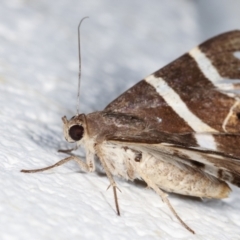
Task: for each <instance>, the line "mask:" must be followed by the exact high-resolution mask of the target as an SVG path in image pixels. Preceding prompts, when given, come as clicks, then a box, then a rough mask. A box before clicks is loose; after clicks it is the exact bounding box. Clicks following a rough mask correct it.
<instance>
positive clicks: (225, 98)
mask: <svg viewBox="0 0 240 240" xmlns="http://www.w3.org/2000/svg"><path fill="white" fill-rule="evenodd" d="M239 69H240V31H238V30H237V31H231V32H227V33H224V34H221V35H218V36H216V37H214V38H211V39H210V40H208V41H206V42H204V43H202V44H201V45H199V46H198V47H196V48H194V49H192V50H191V51H190V52H188V53H186V54H184V55H183V56H181V57H180V58H178V59H176V60H175V61H173V62H172V63H170V64H168V65H167V66H165V67H163V68H162V69H160V70H158V71H156V72H154V73H153V74H151V75H150V76H148V77H146V78H145V79H144V80H142V81H140V82H139V83H137V84H136V85H135V86H133V87H132V88H130V89H129V90H127V91H126V92H125V93H123V94H122V95H120V96H119V97H118V98H117V99H115V100H114V101H113V102H111V103H110V104H109V105H108V106H107V107H106V108H105V110H104V111H106V112H115V113H116V112H117V113H124V114H132V115H134V116H136V117H138V118H142V119H144V120H145V121H146V122H147V123H148V126H149V128H154V129H156V130H158V131H164V132H169V133H186V132H230V133H239V132H240V100H239V98H240V70H239Z"/></svg>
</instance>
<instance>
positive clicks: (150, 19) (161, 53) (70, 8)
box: [0, 0, 240, 240]
mask: <svg viewBox="0 0 240 240" xmlns="http://www.w3.org/2000/svg"><path fill="white" fill-rule="evenodd" d="M208 4H209V1H206V0H201V1H187V0H181V1H167V0H164V1H163V0H161V1H159V0H150V1H143V0H131V1H127V0H123V1H111V0H91V1H80V0H59V1H47V0H43V1H37V0H31V1H23V0H2V1H1V3H0V133H1V134H0V149H1V151H0V171H1V173H0V184H1V185H0V186H1V192H0V239H1V240H19V239H20V240H22V239H24V240H25V239H34V240H38V239H47V240H50V239H51V240H52V239H113V238H114V239H240V217H239V214H240V197H239V196H240V191H239V189H237V188H233V189H234V192H233V193H232V194H231V197H230V198H229V199H226V200H223V201H216V200H211V201H200V200H197V199H192V198H186V197H181V196H178V195H173V194H172V195H170V201H171V202H172V204H173V205H174V207H175V209H176V210H177V212H178V213H179V215H180V216H181V217H182V218H183V220H184V221H186V223H187V224H189V226H190V227H192V228H193V229H194V230H195V231H196V233H197V234H196V235H192V234H191V233H189V232H187V231H186V230H185V229H184V228H183V227H182V226H181V225H180V224H179V222H178V221H177V220H176V219H175V218H174V217H173V216H172V214H171V213H170V211H169V210H168V208H167V207H166V206H165V205H164V204H163V203H162V202H161V200H160V198H159V197H158V196H157V195H156V194H155V193H154V192H153V191H151V190H150V189H146V188H145V187H144V186H141V185H139V184H136V183H128V182H125V181H123V180H117V182H118V185H119V187H120V189H121V191H122V193H119V194H118V196H119V202H120V208H121V214H122V216H121V217H118V216H117V215H116V214H115V209H114V203H113V194H112V191H111V190H109V191H106V188H107V186H108V185H109V182H108V179H107V178H106V177H105V176H104V175H100V174H97V173H92V174H83V173H79V169H78V167H77V165H76V164H75V163H68V164H66V165H64V166H62V167H59V168H56V169H53V170H51V171H47V172H44V173H37V174H30V175H27V174H23V173H20V170H21V169H22V168H24V169H32V168H37V167H44V166H48V165H50V164H52V163H54V162H56V161H58V160H59V159H61V158H63V157H64V155H63V154H58V153H57V152H56V150H57V149H59V148H67V147H69V146H68V145H67V143H65V141H64V139H63V134H62V129H61V126H62V122H61V117H62V116H63V115H67V117H71V116H72V115H74V113H75V106H76V88H77V68H78V62H77V34H76V33H77V24H78V22H79V20H80V19H81V18H82V17H83V16H90V19H89V20H86V21H85V22H84V24H83V27H82V60H83V76H82V89H81V106H80V107H81V111H83V112H86V113H88V112H91V111H95V110H101V109H102V108H104V106H105V105H107V104H108V103H109V102H110V101H111V100H113V99H114V98H115V97H117V96H118V95H119V94H120V93H121V92H123V91H124V90H126V89H127V88H129V87H130V86H131V85H133V84H134V83H136V82H137V81H139V80H140V79H142V78H143V77H145V76H146V75H149V74H150V73H151V72H153V71H155V70H157V69H159V68H160V67H161V66H164V65H165V64H167V63H168V62H170V61H171V60H173V59H174V58H176V57H178V56H179V55H180V54H182V53H184V52H186V51H188V50H189V49H191V48H192V47H194V46H195V45H197V44H198V43H200V41H202V40H205V38H207V37H211V36H213V35H215V34H217V33H220V32H223V31H227V30H232V29H235V28H239V25H238V24H239V22H240V15H239V13H238V11H239V9H240V8H239V7H240V3H239V1H236V0H231V1H229V0H225V1H219V0H212V1H211V4H210V5H208ZM79 153H80V154H82V153H81V152H79Z"/></svg>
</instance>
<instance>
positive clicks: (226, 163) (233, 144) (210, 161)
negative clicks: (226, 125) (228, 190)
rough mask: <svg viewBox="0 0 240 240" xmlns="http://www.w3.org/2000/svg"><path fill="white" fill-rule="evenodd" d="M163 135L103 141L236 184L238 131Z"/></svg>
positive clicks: (239, 158) (239, 156)
mask: <svg viewBox="0 0 240 240" xmlns="http://www.w3.org/2000/svg"><path fill="white" fill-rule="evenodd" d="M150 135H151V134H150ZM163 135H164V136H161V137H159V138H158V139H157V138H155V139H152V142H151V143H149V142H148V141H146V134H145V133H142V134H140V135H137V136H132V137H131V136H129V137H127V138H126V137H124V138H121V137H116V136H114V137H113V136H112V137H109V138H108V139H107V141H108V142H110V143H114V144H118V145H120V146H127V147H128V148H131V149H133V150H136V151H141V152H145V153H148V154H150V155H152V156H154V157H155V158H156V159H159V160H162V161H166V162H168V163H169V162H170V163H172V164H173V165H176V166H178V167H180V168H193V169H195V170H196V171H200V172H202V173H205V174H208V175H209V176H214V177H216V178H218V179H221V180H223V181H228V182H231V183H233V184H235V185H237V186H238V187H240V149H239V146H240V134H239V135H236V134H226V133H225V134H221V133H217V134H209V133H201V134H199V133H188V134H178V135H177V134H176V135H173V137H172V138H171V139H170V141H169V139H168V136H166V135H165V134H163ZM169 137H170V136H169ZM191 138H199V139H200V138H201V139H202V140H204V141H203V142H202V143H204V144H194V142H193V141H192V142H191V141H189V140H187V139H191ZM213 141H214V142H213ZM226 150H227V151H226Z"/></svg>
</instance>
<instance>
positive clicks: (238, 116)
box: [236, 112, 240, 120]
mask: <svg viewBox="0 0 240 240" xmlns="http://www.w3.org/2000/svg"><path fill="white" fill-rule="evenodd" d="M236 115H237V118H238V119H239V120H240V112H238V113H237V114H236Z"/></svg>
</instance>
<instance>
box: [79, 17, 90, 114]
mask: <svg viewBox="0 0 240 240" xmlns="http://www.w3.org/2000/svg"><path fill="white" fill-rule="evenodd" d="M86 18H88V17H84V18H82V19H81V20H80V22H79V24H78V64H79V70H78V94H77V115H79V104H80V82H81V74H82V64H81V47H80V27H81V24H82V22H83V20H84V19H86Z"/></svg>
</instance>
